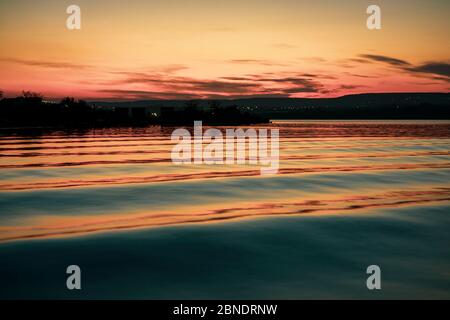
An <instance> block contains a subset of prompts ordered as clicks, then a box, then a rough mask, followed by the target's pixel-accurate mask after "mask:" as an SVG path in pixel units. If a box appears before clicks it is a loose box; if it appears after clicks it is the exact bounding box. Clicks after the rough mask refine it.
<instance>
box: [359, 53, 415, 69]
mask: <svg viewBox="0 0 450 320" xmlns="http://www.w3.org/2000/svg"><path fill="white" fill-rule="evenodd" d="M359 57H361V58H364V59H367V60H371V61H377V62H385V63H387V64H390V65H392V66H409V65H410V63H409V62H407V61H405V60H401V59H396V58H392V57H388V56H381V55H376V54H360V55H359Z"/></svg>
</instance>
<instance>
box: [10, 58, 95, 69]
mask: <svg viewBox="0 0 450 320" xmlns="http://www.w3.org/2000/svg"><path fill="white" fill-rule="evenodd" d="M1 60H2V61H6V62H12V63H17V64H22V65H26V66H36V67H42V68H55V69H89V68H92V66H90V65H86V64H75V63H69V62H55V61H43V60H22V59H15V58H4V59H1Z"/></svg>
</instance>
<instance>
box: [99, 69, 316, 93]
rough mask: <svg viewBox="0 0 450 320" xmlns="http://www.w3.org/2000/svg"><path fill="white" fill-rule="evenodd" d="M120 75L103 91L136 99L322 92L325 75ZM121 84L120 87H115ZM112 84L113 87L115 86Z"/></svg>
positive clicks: (117, 73)
mask: <svg viewBox="0 0 450 320" xmlns="http://www.w3.org/2000/svg"><path fill="white" fill-rule="evenodd" d="M114 74H116V75H120V78H119V79H115V80H112V81H110V83H104V85H107V86H108V87H107V88H105V90H101V91H100V92H101V93H110V94H114V97H118V96H120V95H124V98H129V99H130V98H133V99H213V98H222V99H223V98H238V97H247V98H248V97H257V96H258V97H261V96H272V97H288V96H290V95H292V94H296V93H320V92H323V90H324V86H323V84H322V83H321V82H320V81H319V80H318V79H319V78H320V77H321V75H317V74H307V73H296V72H290V73H289V72H280V73H271V72H265V73H261V74H248V75H245V76H229V77H221V78H215V79H199V78H192V77H181V76H174V75H171V74H161V73H145V72H115V73H114ZM116 86H117V89H115V88H114V87H116ZM111 87H112V88H111Z"/></svg>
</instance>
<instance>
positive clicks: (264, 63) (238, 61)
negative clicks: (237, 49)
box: [226, 59, 287, 67]
mask: <svg viewBox="0 0 450 320" xmlns="http://www.w3.org/2000/svg"><path fill="white" fill-rule="evenodd" d="M226 62H227V63H235V64H257V65H262V66H277V67H280V66H287V64H284V63H278V62H274V61H270V60H260V59H231V60H226Z"/></svg>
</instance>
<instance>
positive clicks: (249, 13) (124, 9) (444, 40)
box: [0, 0, 450, 100]
mask: <svg viewBox="0 0 450 320" xmlns="http://www.w3.org/2000/svg"><path fill="white" fill-rule="evenodd" d="M373 3H376V4H378V5H379V6H380V7H381V10H382V29H381V30H376V31H370V30H368V29H367V28H366V19H367V14H366V8H367V6H368V5H369V4H373ZM71 4H77V5H79V6H80V8H81V14H82V19H81V21H82V28H81V30H68V29H67V28H66V18H67V16H68V15H67V14H66V8H67V6H69V5H71ZM449 9H450V1H447V0H434V1H416V0H397V1H375V2H373V1H363V0H348V1H338V0H318V1H314V2H313V1H301V0H279V1H268V0H239V1H238V0H228V1H206V0H193V1H182V0H164V1H162V0H155V1H144V0H128V1H126V2H124V1H119V0H112V1H106V0H105V1H104V0H99V1H88V0H78V1H76V2H75V1H56V0H53V1H52V0H42V1H30V0H15V1H12V2H10V1H8V3H5V1H2V2H0V43H1V46H2V50H1V51H0V70H1V77H0V90H2V91H3V92H4V94H5V95H7V96H13V95H16V94H18V93H20V92H21V91H22V90H32V91H38V92H41V93H42V94H43V95H44V96H45V97H47V98H60V97H63V96H67V95H70V96H75V97H78V98H84V99H106V100H117V99H119V100H126V99H151V98H158V99H191V98H215V97H249V96H290V97H318V96H320V97H328V96H339V95H344V94H350V93H361V92H434V91H438V92H448V91H449V88H450V84H449V82H450V60H449V59H450V44H449V41H448V34H449V31H450V22H449V19H448V12H450V10H449Z"/></svg>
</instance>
